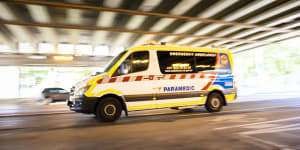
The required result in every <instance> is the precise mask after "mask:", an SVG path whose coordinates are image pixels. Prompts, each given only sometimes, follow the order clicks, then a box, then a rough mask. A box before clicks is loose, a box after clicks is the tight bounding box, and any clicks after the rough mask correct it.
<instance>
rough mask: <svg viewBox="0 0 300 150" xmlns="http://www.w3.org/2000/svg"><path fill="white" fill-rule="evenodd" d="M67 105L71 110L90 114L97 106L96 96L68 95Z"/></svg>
mask: <svg viewBox="0 0 300 150" xmlns="http://www.w3.org/2000/svg"><path fill="white" fill-rule="evenodd" d="M67 105H68V106H69V108H70V110H72V111H75V112H80V113H86V114H92V113H94V112H95V109H96V106H97V98H95V97H86V96H85V95H82V96H79V97H73V96H70V98H69V100H68V103H67Z"/></svg>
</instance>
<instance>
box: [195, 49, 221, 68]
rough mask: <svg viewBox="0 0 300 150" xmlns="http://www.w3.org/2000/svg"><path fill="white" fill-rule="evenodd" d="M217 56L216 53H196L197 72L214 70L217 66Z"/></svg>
mask: <svg viewBox="0 0 300 150" xmlns="http://www.w3.org/2000/svg"><path fill="white" fill-rule="evenodd" d="M197 54H198V55H197ZM216 56H217V55H216V53H195V58H196V66H195V67H196V70H197V72H213V71H214V70H215V68H216V62H217V57H216Z"/></svg>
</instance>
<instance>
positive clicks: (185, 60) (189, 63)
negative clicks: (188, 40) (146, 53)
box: [157, 51, 195, 74]
mask: <svg viewBox="0 0 300 150" xmlns="http://www.w3.org/2000/svg"><path fill="white" fill-rule="evenodd" d="M157 56H158V61H159V67H160V71H161V72H162V73H164V74H176V73H195V64H194V63H195V61H194V53H193V52H177V51H158V52H157Z"/></svg>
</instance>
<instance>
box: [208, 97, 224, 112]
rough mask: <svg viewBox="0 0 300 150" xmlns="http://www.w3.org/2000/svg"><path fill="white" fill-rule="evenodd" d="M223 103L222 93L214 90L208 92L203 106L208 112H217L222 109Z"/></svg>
mask: <svg viewBox="0 0 300 150" xmlns="http://www.w3.org/2000/svg"><path fill="white" fill-rule="evenodd" d="M223 105H224V99H223V97H222V95H221V94H219V93H217V92H214V93H211V94H209V96H208V98H207V100H206V103H205V108H206V110H207V111H209V112H219V111H221V110H222V107H223Z"/></svg>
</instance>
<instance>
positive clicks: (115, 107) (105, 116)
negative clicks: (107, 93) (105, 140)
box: [96, 97, 122, 122]
mask: <svg viewBox="0 0 300 150" xmlns="http://www.w3.org/2000/svg"><path fill="white" fill-rule="evenodd" d="M121 113H122V106H121V104H120V102H119V101H118V100H117V99H116V98H114V97H106V98H104V99H102V100H101V101H100V102H99V104H98V106H97V110H96V118H97V119H98V120H99V121H102V122H113V121H115V120H117V119H118V118H119V117H120V115H121Z"/></svg>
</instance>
